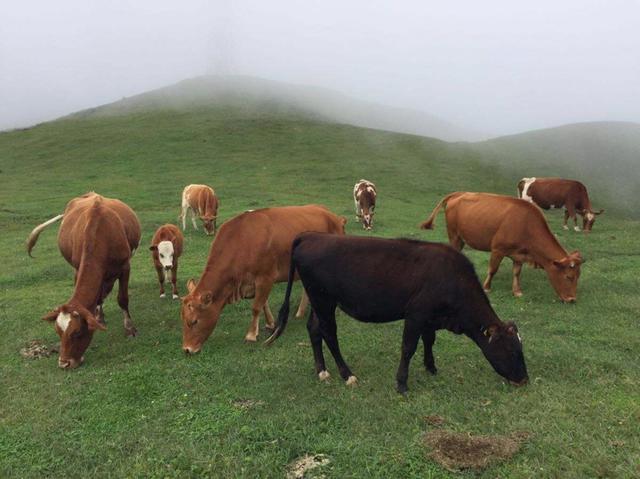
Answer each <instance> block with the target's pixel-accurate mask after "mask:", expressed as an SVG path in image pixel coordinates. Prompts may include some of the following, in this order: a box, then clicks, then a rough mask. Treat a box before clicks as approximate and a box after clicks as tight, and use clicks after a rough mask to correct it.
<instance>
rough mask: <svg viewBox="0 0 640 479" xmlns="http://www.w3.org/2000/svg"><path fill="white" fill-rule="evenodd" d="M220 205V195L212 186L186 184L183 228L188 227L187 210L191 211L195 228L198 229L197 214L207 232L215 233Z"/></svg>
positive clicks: (182, 212)
mask: <svg viewBox="0 0 640 479" xmlns="http://www.w3.org/2000/svg"><path fill="white" fill-rule="evenodd" d="M219 205H220V202H219V201H218V197H217V196H216V194H215V192H214V191H213V188H211V187H210V186H207V185H188V186H186V187H185V188H184V190H183V191H182V210H181V212H180V219H181V220H182V229H183V230H185V229H186V228H187V212H188V211H191V223H192V224H193V228H194V229H196V230H197V229H198V226H197V225H196V215H197V216H198V217H199V218H200V219H201V220H202V226H203V227H204V231H205V233H206V234H208V235H213V234H215V233H216V220H217V218H218V207H219Z"/></svg>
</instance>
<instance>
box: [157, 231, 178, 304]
mask: <svg viewBox="0 0 640 479" xmlns="http://www.w3.org/2000/svg"><path fill="white" fill-rule="evenodd" d="M183 243H184V236H182V232H181V231H180V229H178V227H177V226H175V225H172V224H166V225H162V226H161V227H160V228H158V229H157V230H156V232H155V234H154V235H153V238H152V239H151V246H149V249H150V250H151V256H152V257H153V265H154V266H155V267H156V273H158V282H159V283H160V297H161V298H164V282H165V280H168V281H171V291H172V293H173V299H178V288H177V287H176V281H177V278H178V258H179V257H180V255H181V254H182V244H183ZM169 274H171V275H169Z"/></svg>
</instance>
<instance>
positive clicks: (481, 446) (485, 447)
mask: <svg viewBox="0 0 640 479" xmlns="http://www.w3.org/2000/svg"><path fill="white" fill-rule="evenodd" d="M528 437H529V433H526V432H520V433H514V434H511V435H509V436H472V435H471V434H468V433H459V432H453V431H444V430H434V431H429V432H428V433H427V434H425V437H424V442H425V445H426V446H427V448H428V450H429V451H428V453H427V456H428V457H429V458H431V459H433V460H435V461H436V462H437V463H438V464H440V465H441V466H443V467H445V468H446V469H448V470H450V471H458V470H460V469H484V468H486V467H488V466H490V465H493V464H495V463H498V462H502V461H506V460H507V459H510V458H511V457H513V455H514V454H516V453H517V452H518V450H519V449H520V446H521V445H522V443H523V442H524V441H525V440H526V439H527V438H528Z"/></svg>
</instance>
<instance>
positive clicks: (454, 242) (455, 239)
mask: <svg viewBox="0 0 640 479" xmlns="http://www.w3.org/2000/svg"><path fill="white" fill-rule="evenodd" d="M447 236H448V237H449V244H450V245H451V246H453V247H454V248H455V249H456V250H458V251H462V248H464V241H463V240H462V238H461V237H460V235H459V234H458V232H457V231H455V230H454V229H453V228H452V227H451V226H449V223H447Z"/></svg>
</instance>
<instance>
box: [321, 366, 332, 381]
mask: <svg viewBox="0 0 640 479" xmlns="http://www.w3.org/2000/svg"><path fill="white" fill-rule="evenodd" d="M330 376H331V374H329V371H327V370H326V369H325V370H324V371H320V372H319V373H318V378H319V379H320V381H326V380H327V379H329V377H330Z"/></svg>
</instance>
